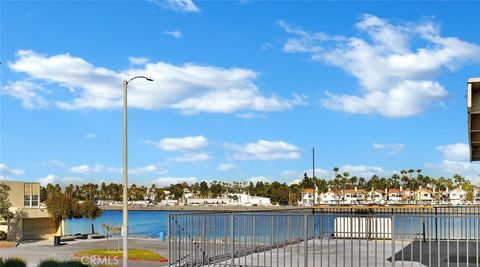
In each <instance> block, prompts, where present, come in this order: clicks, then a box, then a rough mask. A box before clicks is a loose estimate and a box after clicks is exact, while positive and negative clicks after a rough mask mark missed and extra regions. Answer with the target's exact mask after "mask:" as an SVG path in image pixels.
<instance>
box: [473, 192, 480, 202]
mask: <svg viewBox="0 0 480 267" xmlns="http://www.w3.org/2000/svg"><path fill="white" fill-rule="evenodd" d="M473 204H475V205H480V188H475V189H474V190H473Z"/></svg>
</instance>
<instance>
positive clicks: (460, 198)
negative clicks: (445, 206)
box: [448, 188, 467, 205]
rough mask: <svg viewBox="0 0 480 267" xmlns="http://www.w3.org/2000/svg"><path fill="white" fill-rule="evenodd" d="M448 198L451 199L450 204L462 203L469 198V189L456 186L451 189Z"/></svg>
mask: <svg viewBox="0 0 480 267" xmlns="http://www.w3.org/2000/svg"><path fill="white" fill-rule="evenodd" d="M448 198H449V199H450V204H452V205H462V204H464V202H465V199H466V198H467V191H465V190H463V189H462V188H455V189H453V190H452V191H450V193H449V194H448Z"/></svg>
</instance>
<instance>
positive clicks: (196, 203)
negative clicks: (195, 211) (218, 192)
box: [187, 198, 233, 206]
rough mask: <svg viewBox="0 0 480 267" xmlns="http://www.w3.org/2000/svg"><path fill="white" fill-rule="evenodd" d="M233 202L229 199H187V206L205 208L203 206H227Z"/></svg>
mask: <svg viewBox="0 0 480 267" xmlns="http://www.w3.org/2000/svg"><path fill="white" fill-rule="evenodd" d="M232 202H233V201H232V199H230V198H188V199H187V205H190V206H205V205H227V204H231V203H232Z"/></svg>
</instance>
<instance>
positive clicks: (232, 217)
mask: <svg viewBox="0 0 480 267" xmlns="http://www.w3.org/2000/svg"><path fill="white" fill-rule="evenodd" d="M230 234H231V239H232V251H231V253H232V262H231V266H232V267H234V266H235V217H234V214H233V212H232V214H230Z"/></svg>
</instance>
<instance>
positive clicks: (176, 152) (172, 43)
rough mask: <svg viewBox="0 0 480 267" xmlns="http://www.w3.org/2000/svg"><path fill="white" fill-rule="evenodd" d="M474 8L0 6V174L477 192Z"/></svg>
mask: <svg viewBox="0 0 480 267" xmlns="http://www.w3.org/2000/svg"><path fill="white" fill-rule="evenodd" d="M478 8H480V3H478V2H459V3H457V2H435V3H434V2H418V3H417V2H407V3H400V2H390V1H388V2H358V3H357V2H313V1H312V2H308V1H305V2H293V1H292V2H272V1H268V2H256V1H228V2H216V1H205V2H204V1H198V2H192V1H190V0H167V1H159V0H158V1H157V0H155V1H118V2H111V1H70V2H69V1H49V2H42V1H35V2H33V1H26V2H19V1H3V2H2V6H1V61H2V64H1V85H0V86H1V87H0V96H1V102H0V103H1V107H0V108H1V115H0V116H1V131H0V138H1V140H0V148H1V150H0V172H1V173H0V176H1V177H2V178H5V179H14V180H27V181H41V182H42V183H46V182H55V183H57V182H58V183H61V184H66V183H70V182H74V183H80V182H101V181H116V182H119V181H120V180H121V168H122V109H121V100H122V80H123V79H126V78H130V77H133V76H135V75H147V76H151V77H152V78H153V79H154V80H155V81H154V82H147V81H143V80H135V81H133V82H132V83H131V84H130V85H129V105H130V107H131V108H130V112H129V162H130V164H129V167H130V169H131V174H130V181H131V182H132V183H137V184H144V183H145V184H151V183H152V182H157V183H159V184H168V183H171V182H177V181H187V182H194V181H200V180H208V181H213V180H224V181H250V180H266V181H268V180H279V181H283V182H291V181H293V180H295V179H297V178H299V177H301V176H302V175H303V172H305V171H306V170H309V169H311V149H312V147H315V148H316V166H317V168H318V170H317V174H318V176H320V177H323V178H330V177H331V176H332V171H331V169H332V168H333V167H334V166H338V167H340V168H341V169H342V170H344V171H349V172H350V173H351V174H352V175H357V176H365V177H370V176H371V175H372V174H379V175H385V176H389V175H391V174H392V172H395V171H399V170H401V169H410V168H413V169H422V170H423V173H424V174H428V175H431V176H440V175H443V176H448V177H450V176H452V175H453V174H454V173H460V174H462V175H465V176H467V177H470V178H471V179H472V180H473V181H475V182H479V179H478V175H479V174H480V165H478V164H475V163H470V162H468V146H467V145H466V143H467V126H466V122H467V121H466V106H465V102H466V99H465V91H466V80H467V79H468V78H469V77H478V76H479V73H480V67H479V64H478V63H479V62H480V37H479V36H478V33H477V32H476V31H475V26H476V25H477V24H478V21H477V18H476V16H475V13H474V12H472V10H478Z"/></svg>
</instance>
